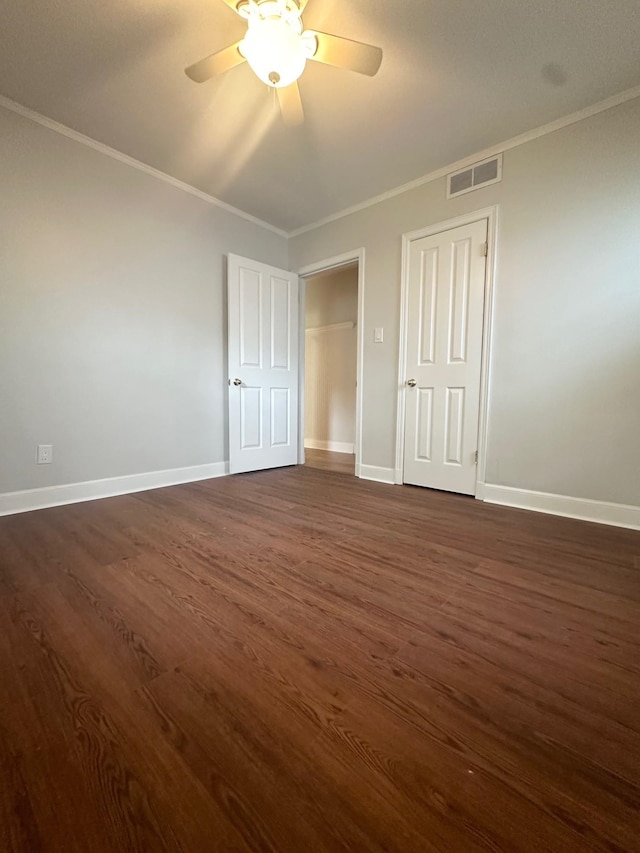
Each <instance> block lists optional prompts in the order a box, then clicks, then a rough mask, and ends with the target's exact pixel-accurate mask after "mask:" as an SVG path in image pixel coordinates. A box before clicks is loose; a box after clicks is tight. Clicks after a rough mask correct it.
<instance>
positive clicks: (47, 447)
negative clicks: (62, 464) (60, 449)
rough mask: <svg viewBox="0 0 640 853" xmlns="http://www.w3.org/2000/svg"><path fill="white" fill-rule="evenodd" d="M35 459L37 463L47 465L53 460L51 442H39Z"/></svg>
mask: <svg viewBox="0 0 640 853" xmlns="http://www.w3.org/2000/svg"><path fill="white" fill-rule="evenodd" d="M36 461H37V463H38V465H49V464H50V463H51V462H53V444H39V445H38V455H37V457H36Z"/></svg>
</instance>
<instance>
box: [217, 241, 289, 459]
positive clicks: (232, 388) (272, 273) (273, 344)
mask: <svg viewBox="0 0 640 853" xmlns="http://www.w3.org/2000/svg"><path fill="white" fill-rule="evenodd" d="M227 289H228V343H229V468H230V471H231V473H232V474H238V473H240V472H242V471H258V470H260V469H263V468H278V467H280V466H282V465H295V464H296V462H297V459H298V277H297V276H296V275H294V274H293V273H290V272H286V271H285V270H279V269H276V268H275V267H270V266H267V265H266V264H261V263H259V262H258V261H252V260H249V259H248V258H241V257H239V256H238V255H229V256H228V265H227Z"/></svg>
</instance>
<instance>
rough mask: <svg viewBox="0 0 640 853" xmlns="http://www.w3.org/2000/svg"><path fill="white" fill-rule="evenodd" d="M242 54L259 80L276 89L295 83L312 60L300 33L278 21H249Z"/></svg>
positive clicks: (266, 19)
mask: <svg viewBox="0 0 640 853" xmlns="http://www.w3.org/2000/svg"><path fill="white" fill-rule="evenodd" d="M240 52H241V53H242V55H243V56H244V57H245V59H246V60H247V62H248V63H249V65H250V66H251V68H252V70H253V72H254V73H255V74H256V76H257V77H259V78H260V80H262V81H263V83H266V84H267V86H271V87H273V88H282V87H284V86H290V85H291V84H292V83H294V82H295V81H296V80H297V79H298V77H300V75H301V74H302V72H303V71H304V67H305V65H306V61H307V57H308V56H309V53H308V50H307V49H306V48H305V43H304V41H303V39H302V37H301V35H300V33H298V32H296V31H295V29H293V28H292V27H291V26H290V25H289V23H288V22H287V21H285V20H283V19H282V18H277V17H273V18H265V19H262V18H255V19H251V18H249V28H248V30H247V34H246V36H245V37H244V39H243V41H242V44H241V46H240ZM274 81H275V82H274Z"/></svg>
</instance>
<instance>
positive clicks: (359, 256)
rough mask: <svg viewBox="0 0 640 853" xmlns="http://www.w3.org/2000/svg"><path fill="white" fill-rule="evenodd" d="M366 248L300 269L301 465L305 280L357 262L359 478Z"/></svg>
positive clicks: (301, 454) (356, 448) (300, 460)
mask: <svg viewBox="0 0 640 853" xmlns="http://www.w3.org/2000/svg"><path fill="white" fill-rule="evenodd" d="M364 255H365V252H364V248H362V249H353V250H352V251H351V252H344V253H343V254H341V255H335V256H334V257H332V258H325V259H324V260H322V261H317V262H316V263H314V264H307V266H304V267H302V268H301V269H299V270H298V277H299V279H300V322H299V323H298V329H299V336H300V345H299V358H300V367H299V371H298V377H299V378H298V381H299V391H298V406H299V412H298V430H299V433H298V464H299V465H303V464H304V359H305V349H304V343H305V341H304V337H305V328H304V327H305V296H306V279H307V278H309V277H310V276H312V275H317V274H318V273H321V272H328V271H329V270H334V269H339V268H340V267H345V266H348V265H349V264H353V263H357V264H358V326H357V337H358V343H357V363H356V382H357V387H356V440H355V444H354V452H355V456H356V471H355V473H356V477H359V476H360V465H361V455H362V391H363V380H362V377H363V366H364Z"/></svg>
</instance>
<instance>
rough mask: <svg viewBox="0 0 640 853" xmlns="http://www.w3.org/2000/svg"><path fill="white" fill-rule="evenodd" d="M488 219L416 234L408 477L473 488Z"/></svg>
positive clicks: (454, 488) (411, 268)
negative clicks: (436, 232)
mask: <svg viewBox="0 0 640 853" xmlns="http://www.w3.org/2000/svg"><path fill="white" fill-rule="evenodd" d="M486 240H487V220H486V219H482V220H480V221H478V222H474V223H471V224H469V225H463V226H461V227H459V228H452V229H450V230H448V231H442V232H440V233H438V234H434V235H432V236H429V237H423V238H421V239H417V240H412V241H411V243H410V247H409V265H408V304H407V308H408V313H407V318H408V322H407V357H406V364H407V371H406V380H405V381H406V386H407V387H406V388H405V441H404V466H403V481H404V482H405V483H411V484H413V485H416V486H428V487H430V488H433V489H444V490H446V491H451V492H460V493H462V494H466V495H474V494H475V490H476V467H477V449H478V443H477V442H478V418H479V407H480V375H481V363H482V328H483V309H484V289H485V270H486V257H485V254H486Z"/></svg>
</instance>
